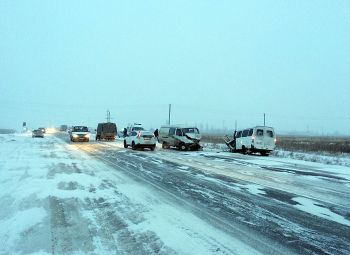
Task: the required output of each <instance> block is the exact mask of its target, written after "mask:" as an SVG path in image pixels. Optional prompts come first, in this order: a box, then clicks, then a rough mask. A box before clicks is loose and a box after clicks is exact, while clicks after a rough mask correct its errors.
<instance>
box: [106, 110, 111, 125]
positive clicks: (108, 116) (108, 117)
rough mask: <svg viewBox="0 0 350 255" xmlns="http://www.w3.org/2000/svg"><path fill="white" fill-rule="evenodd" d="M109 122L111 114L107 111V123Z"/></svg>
mask: <svg viewBox="0 0 350 255" xmlns="http://www.w3.org/2000/svg"><path fill="white" fill-rule="evenodd" d="M109 122H111V112H110V111H109V109H107V123H109Z"/></svg>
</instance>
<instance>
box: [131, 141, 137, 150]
mask: <svg viewBox="0 0 350 255" xmlns="http://www.w3.org/2000/svg"><path fill="white" fill-rule="evenodd" d="M131 149H133V150H136V145H135V142H134V141H132V143H131Z"/></svg>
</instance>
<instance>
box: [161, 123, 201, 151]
mask: <svg viewBox="0 0 350 255" xmlns="http://www.w3.org/2000/svg"><path fill="white" fill-rule="evenodd" d="M201 138H202V136H201V135H200V133H199V130H198V128H196V127H192V126H184V125H166V126H161V128H160V129H159V136H158V141H159V143H161V144H162V148H163V149H168V148H170V147H176V148H178V149H179V150H199V149H200V148H202V147H201V146H200V144H199V141H200V140H201Z"/></svg>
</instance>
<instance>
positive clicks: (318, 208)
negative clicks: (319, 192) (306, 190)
mask: <svg viewBox="0 0 350 255" xmlns="http://www.w3.org/2000/svg"><path fill="white" fill-rule="evenodd" d="M292 200H294V201H295V202H297V203H299V204H297V205H294V206H295V207H296V208H298V209H300V210H302V211H304V212H307V213H311V214H313V215H316V216H318V217H321V218H324V219H327V220H330V221H335V222H338V223H340V224H343V225H347V226H350V221H348V220H347V219H345V218H344V217H343V216H341V215H338V214H336V213H334V212H332V211H331V210H329V209H328V208H326V207H325V206H323V205H320V204H319V203H318V202H316V201H314V200H312V199H309V198H304V197H295V198H292Z"/></svg>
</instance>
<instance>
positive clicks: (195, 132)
mask: <svg viewBox="0 0 350 255" xmlns="http://www.w3.org/2000/svg"><path fill="white" fill-rule="evenodd" d="M182 131H183V132H184V133H185V134H189V133H190V134H199V130H198V128H183V129H182Z"/></svg>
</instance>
